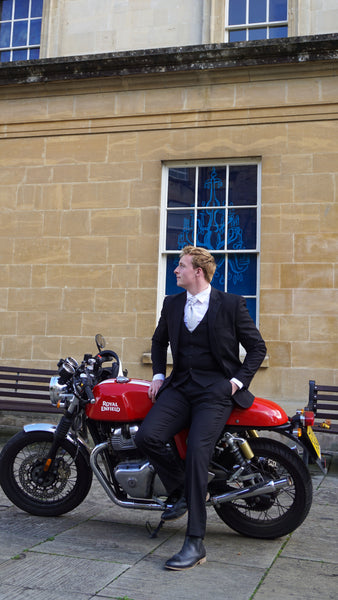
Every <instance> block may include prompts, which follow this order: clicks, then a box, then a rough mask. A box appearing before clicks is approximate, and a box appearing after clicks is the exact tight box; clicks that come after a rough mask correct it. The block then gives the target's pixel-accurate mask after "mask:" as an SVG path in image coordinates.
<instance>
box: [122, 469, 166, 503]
mask: <svg viewBox="0 0 338 600" xmlns="http://www.w3.org/2000/svg"><path fill="white" fill-rule="evenodd" d="M114 474H115V477H116V479H117V481H118V483H119V485H120V486H121V487H122V489H123V490H124V491H125V492H126V494H128V496H130V497H131V498H152V497H153V496H167V495H168V494H167V492H166V489H165V487H164V485H163V483H162V482H161V480H160V478H159V476H158V475H157V474H156V473H155V469H154V467H153V466H152V465H151V464H150V463H149V461H147V460H144V459H139V460H127V461H125V462H121V463H119V464H118V465H117V467H115V469H114Z"/></svg>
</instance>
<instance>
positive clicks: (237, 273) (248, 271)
mask: <svg viewBox="0 0 338 600" xmlns="http://www.w3.org/2000/svg"><path fill="white" fill-rule="evenodd" d="M256 282H257V259H256V256H254V255H252V254H245V253H241V252H238V253H236V254H230V255H229V258H228V292H231V293H233V294H240V295H241V296H254V295H255V294H256Z"/></svg>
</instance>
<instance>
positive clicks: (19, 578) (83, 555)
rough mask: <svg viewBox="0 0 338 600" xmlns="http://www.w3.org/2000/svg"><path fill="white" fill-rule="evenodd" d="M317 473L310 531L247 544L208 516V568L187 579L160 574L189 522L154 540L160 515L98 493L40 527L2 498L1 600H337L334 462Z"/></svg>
mask: <svg viewBox="0 0 338 600" xmlns="http://www.w3.org/2000/svg"><path fill="white" fill-rule="evenodd" d="M327 458H328V461H329V472H328V475H326V476H323V475H322V474H321V472H320V471H319V470H318V469H317V467H313V468H311V472H312V476H313V484H314V501H313V505H312V508H311V511H310V514H309V515H308V517H307V519H306V520H305V522H304V523H303V524H302V525H301V527H299V528H298V529H297V530H296V531H295V532H293V534H291V535H290V536H287V537H284V538H280V539H278V540H273V541H263V540H253V539H250V538H245V537H242V536H240V535H238V534H236V533H235V532H233V531H232V530H231V529H229V528H228V527H227V526H225V525H224V524H223V522H222V521H220V519H219V518H218V517H217V515H216V513H215V511H214V510H213V508H208V525H207V535H206V539H205V545H206V548H207V562H206V563H205V564H203V565H201V566H199V567H196V568H195V569H191V570H189V571H185V572H182V573H179V572H174V571H167V570H165V569H164V568H163V564H164V562H165V560H166V559H167V558H169V557H170V556H171V555H172V554H174V553H175V552H177V551H178V550H179V549H180V548H181V545H182V543H183V539H184V531H185V518H183V519H181V520H179V521H176V522H174V523H171V524H169V523H168V524H167V525H166V526H165V527H164V528H163V529H162V531H161V532H160V534H159V536H158V537H157V538H155V539H151V538H150V537H149V534H148V532H147V531H146V527H145V523H146V521H147V520H149V521H150V522H151V523H152V525H153V526H155V525H156V524H157V522H158V518H159V514H158V513H157V512H156V513H149V512H147V511H138V510H127V509H122V508H119V507H117V506H115V505H114V504H113V503H112V502H111V501H110V500H109V499H108V497H107V496H106V493H105V492H104V491H103V489H102V488H101V487H100V486H99V484H98V483H94V484H93V487H92V489H91V491H90V493H89V495H88V497H87V498H86V500H85V501H84V502H83V503H82V505H80V506H79V507H78V508H77V509H75V510H74V511H72V512H70V513H68V514H67V515H64V516H62V517H56V518H54V517H51V518H42V517H34V516H31V515H28V514H26V513H24V512H23V511H21V510H19V509H18V508H16V507H15V506H13V505H12V503H11V502H10V501H9V500H8V499H7V498H6V496H5V495H4V493H3V492H2V490H0V536H1V538H0V540H1V541H0V600H94V599H97V600H108V599H113V600H117V599H119V600H122V599H123V600H173V599H175V600H197V599H203V600H204V599H207V598H208V599H209V598H210V599H212V600H271V599H273V600H289V599H293V598H297V600H303V599H304V600H305V599H306V600H318V599H319V598H320V599H321V600H331V599H332V600H333V599H334V600H336V598H337V597H338V588H337V585H338V538H337V522H338V469H337V464H338V460H337V458H338V455H336V454H335V453H333V454H331V455H328V457H327Z"/></svg>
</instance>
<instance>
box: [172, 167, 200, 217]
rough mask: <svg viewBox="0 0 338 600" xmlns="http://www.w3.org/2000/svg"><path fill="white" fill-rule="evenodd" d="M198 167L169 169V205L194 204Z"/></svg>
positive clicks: (174, 206) (173, 206)
mask: <svg viewBox="0 0 338 600" xmlns="http://www.w3.org/2000/svg"><path fill="white" fill-rule="evenodd" d="M195 173H196V169H190V168H187V169H185V168H183V169H169V180H168V207H169V208H176V207H179V206H194V204H195Z"/></svg>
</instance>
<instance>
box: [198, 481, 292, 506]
mask: <svg viewBox="0 0 338 600" xmlns="http://www.w3.org/2000/svg"><path fill="white" fill-rule="evenodd" d="M291 485H292V481H291V479H290V478H289V477H285V478H284V479H278V480H277V481H274V480H273V479H271V481H268V482H265V483H258V484H257V485H254V486H251V487H247V488H244V489H242V490H235V491H233V492H227V493H226V494H221V495H219V496H211V498H210V503H211V504H213V505H215V506H217V505H219V504H224V503H225V502H232V500H238V499H239V498H254V496H261V495H262V494H273V493H274V492H277V491H278V490H282V489H283V488H286V487H289V486H291Z"/></svg>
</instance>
